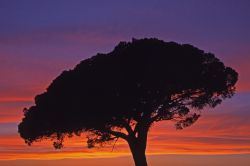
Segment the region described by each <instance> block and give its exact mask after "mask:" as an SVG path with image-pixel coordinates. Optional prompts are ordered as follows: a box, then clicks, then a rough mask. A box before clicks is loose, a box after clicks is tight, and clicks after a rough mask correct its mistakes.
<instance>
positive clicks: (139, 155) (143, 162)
mask: <svg viewBox="0 0 250 166" xmlns="http://www.w3.org/2000/svg"><path fill="white" fill-rule="evenodd" d="M130 150H131V152H132V155H133V159H134V162H135V166H147V165H148V164H147V159H146V155H145V150H143V149H142V148H140V147H137V146H134V147H131V146H130Z"/></svg>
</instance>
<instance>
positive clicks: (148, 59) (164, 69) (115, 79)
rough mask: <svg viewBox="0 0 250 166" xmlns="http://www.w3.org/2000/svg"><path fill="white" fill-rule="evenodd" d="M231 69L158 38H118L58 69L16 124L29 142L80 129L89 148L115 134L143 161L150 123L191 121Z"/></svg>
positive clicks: (222, 87) (215, 97)
mask: <svg viewBox="0 0 250 166" xmlns="http://www.w3.org/2000/svg"><path fill="white" fill-rule="evenodd" d="M237 78H238V74H237V73H236V72H235V71H234V70H233V69H232V68H230V67H225V66H224V64H223V63H222V62H221V61H220V60H219V59H217V58H216V57H215V56H214V55H213V54H211V53H205V52H204V51H202V50H200V49H198V48H195V47H193V46H192V45H189V44H177V43H175V42H164V41H162V40H158V39H155V38H153V39H140V40H137V39H133V40H132V42H120V43H119V44H118V45H117V46H116V47H115V49H114V50H113V51H112V52H110V53H107V54H97V55H96V56H93V57H92V58H89V59H86V60H83V61H82V62H81V63H80V64H78V65H77V66H76V67H75V68H74V69H73V70H69V71H64V72H63V73H62V74H61V75H60V76H58V77H57V78H56V79H55V80H54V81H53V82H52V83H51V85H49V87H48V88H47V90H46V92H44V93H43V94H40V95H37V96H36V97H35V105H34V106H31V107H30V108H28V109H26V108H25V109H24V118H23V119H22V122H21V123H20V124H19V126H18V131H19V133H20V135H21V137H22V138H23V139H24V140H25V142H26V143H27V144H28V145H31V143H32V142H34V141H39V140H42V139H47V138H49V139H54V147H55V148H61V147H62V146H63V140H64V138H65V137H71V136H72V135H80V134H81V133H83V132H85V133H87V144H88V147H89V148H92V147H94V146H96V145H104V144H105V143H108V142H110V141H115V140H116V139H118V138H122V139H124V140H126V141H127V143H128V145H129V147H130V150H131V152H132V155H133V158H134V162H135V165H136V166H146V165H147V161H146V156H145V151H146V144H147V136H148V131H149V128H150V126H152V124H153V123H155V122H159V121H163V120H170V121H173V122H174V124H175V126H176V128H177V129H182V128H185V127H188V126H190V125H191V124H193V123H194V122H195V121H196V120H197V119H198V118H199V117H200V112H201V110H202V109H203V108H204V107H206V106H208V107H215V106H216V105H218V104H220V103H221V101H222V100H223V99H225V98H230V97H231V96H233V94H234V92H235V83H236V82H237Z"/></svg>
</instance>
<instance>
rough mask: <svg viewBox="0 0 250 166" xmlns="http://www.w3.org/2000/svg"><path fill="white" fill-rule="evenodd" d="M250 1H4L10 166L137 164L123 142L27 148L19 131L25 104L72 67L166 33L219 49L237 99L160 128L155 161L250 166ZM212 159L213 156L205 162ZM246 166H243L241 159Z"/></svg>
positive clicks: (3, 130) (0, 124)
mask: <svg viewBox="0 0 250 166" xmlns="http://www.w3.org/2000/svg"><path fill="white" fill-rule="evenodd" d="M249 18H250V1H248V0H220V1H218V0H189V1H186V0H154V1H152V0H151V1H150V0H143V1H142V0H137V1H132V0H126V1H118V0H107V1H100V0H99V1H98V0H89V1H88V0H86V1H82V0H53V1H51V0H23V1H20V0H0V77H1V79H0V165H3V166H8V165H14V166H15V165H17V166H21V165H34V163H36V164H37V165H38V166H40V165H41V166H42V165H48V164H49V165H55V164H64V165H65V166H66V165H71V164H72V163H74V165H77V164H79V165H82V164H84V165H89V166H97V165H98V164H100V163H102V164H103V163H106V164H109V165H117V163H120V165H121V166H123V165H124V166H125V165H133V162H132V158H131V155H130V153H129V149H128V146H127V145H126V144H125V142H123V141H118V142H117V145H116V146H115V148H114V151H113V152H112V145H110V146H107V147H104V148H101V149H91V150H89V149H87V148H86V142H85V140H86V139H85V138H84V136H82V137H74V138H72V139H70V140H66V144H65V148H63V149H62V150H59V151H58V150H55V149H53V147H52V145H51V142H49V141H43V142H39V143H35V144H34V145H33V146H31V147H29V146H27V145H26V144H25V143H24V141H23V140H22V139H21V138H20V137H19V135H18V133H17V125H18V123H19V122H20V121H21V119H22V114H23V112H22V110H23V108H24V107H29V106H31V105H32V104H33V103H34V100H33V98H34V96H35V95H37V94H39V93H42V92H43V91H45V89H46V87H47V86H48V85H49V84H50V83H51V82H52V80H53V79H54V78H55V77H56V76H58V75H59V74H60V73H61V72H62V71H63V70H67V69H71V68H73V67H74V66H75V65H76V64H78V63H79V62H80V61H81V60H84V59H86V58H89V57H91V56H93V55H95V54H97V53H98V52H101V53H107V52H110V51H112V49H113V48H114V46H115V45H116V44H118V43H119V42H120V41H131V39H132V38H145V37H156V38H159V39H162V40H165V41H175V42H178V43H189V44H192V45H194V46H196V47H198V48H200V49H203V50H205V51H206V52H212V53H214V54H215V55H216V56H217V57H218V58H219V59H221V60H222V61H223V62H224V63H225V65H227V66H231V67H232V68H234V69H235V70H236V71H237V72H238V73H239V81H238V83H237V91H236V94H235V96H234V97H233V98H231V99H227V100H225V101H224V102H223V103H222V104H221V105H220V106H218V107H217V108H215V109H213V110H211V109H207V110H205V111H204V112H203V114H202V117H201V119H199V120H198V122H196V123H195V124H194V125H193V126H191V127H189V128H186V129H184V130H181V131H177V130H175V129H174V126H173V124H172V123H169V122H160V123H158V124H155V125H154V126H153V127H152V128H151V130H150V133H149V141H148V147H147V154H148V160H149V163H150V164H152V165H156V166H163V165H166V163H172V164H170V165H175V166H179V165H183V163H185V164H186V165H187V166H189V165H190V166H191V165H194V166H195V165H197V166H200V165H203V166H204V163H206V164H210V165H215V166H216V165H221V163H223V165H226V164H227V165H228V166H230V165H239V166H246V164H247V163H249V162H250V130H249V126H250V120H249V119H250V102H249V101H250V77H249V72H250V66H249V63H250V33H249V29H250V21H249V20H250V19H249ZM204 161H205V162H204ZM234 163H237V164H234Z"/></svg>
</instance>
